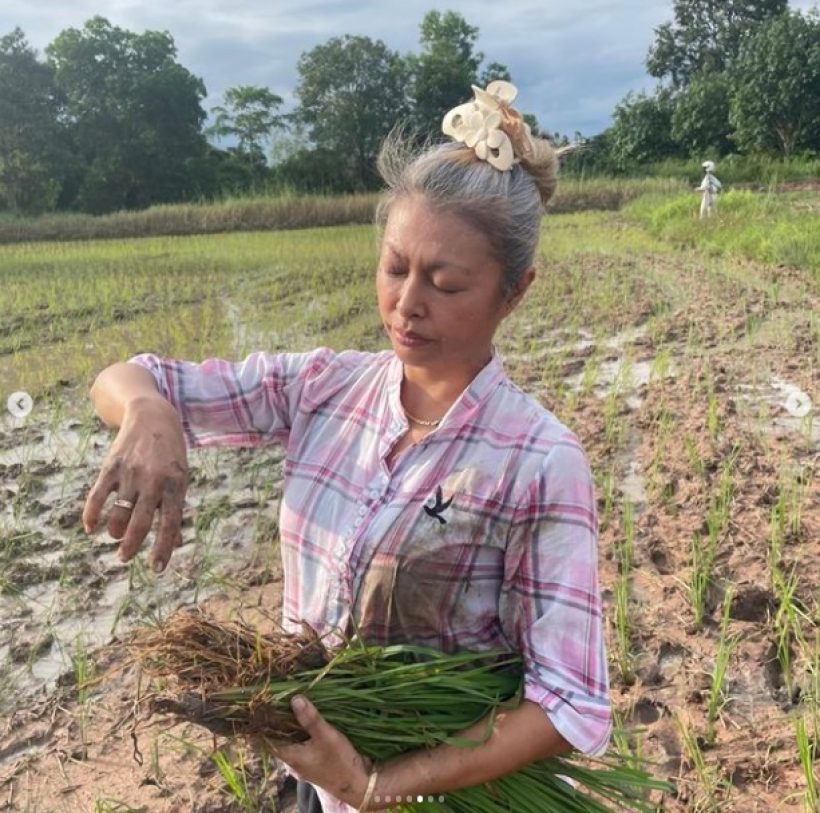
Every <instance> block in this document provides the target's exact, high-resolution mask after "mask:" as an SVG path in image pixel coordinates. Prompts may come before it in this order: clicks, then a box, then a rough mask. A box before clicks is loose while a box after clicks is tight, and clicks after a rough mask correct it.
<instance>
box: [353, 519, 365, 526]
mask: <svg viewBox="0 0 820 813" xmlns="http://www.w3.org/2000/svg"><path fill="white" fill-rule="evenodd" d="M362 522H364V520H363V519H362V518H361V517H356V521H355V522H354V523H353V524H354V525H355V526H356V527H357V528H358V527H359V526H360V525H361V524H362Z"/></svg>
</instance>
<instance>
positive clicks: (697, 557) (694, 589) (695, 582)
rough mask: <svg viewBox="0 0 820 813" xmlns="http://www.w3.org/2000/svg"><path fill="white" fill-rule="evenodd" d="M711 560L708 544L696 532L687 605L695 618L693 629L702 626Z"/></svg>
mask: <svg viewBox="0 0 820 813" xmlns="http://www.w3.org/2000/svg"><path fill="white" fill-rule="evenodd" d="M711 566H712V558H711V556H710V552H709V548H708V544H707V543H705V542H704V541H703V538H702V537H701V535H700V534H699V533H697V532H695V533H694V534H692V574H691V576H690V577H689V603H690V604H691V605H692V612H693V613H694V616H695V627H696V628H697V629H700V628H701V627H702V626H703V617H704V614H705V612H706V594H707V591H708V589H709V584H710V581H711V572H712V568H711Z"/></svg>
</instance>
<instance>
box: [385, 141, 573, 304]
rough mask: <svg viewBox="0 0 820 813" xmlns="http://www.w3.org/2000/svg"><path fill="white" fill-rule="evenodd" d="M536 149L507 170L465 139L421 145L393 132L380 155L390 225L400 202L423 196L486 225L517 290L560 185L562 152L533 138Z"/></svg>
mask: <svg viewBox="0 0 820 813" xmlns="http://www.w3.org/2000/svg"><path fill="white" fill-rule="evenodd" d="M534 141H535V143H536V150H535V155H534V156H532V158H531V159H530V160H528V161H527V160H524V159H522V160H521V161H520V162H519V163H516V164H514V165H513V167H512V169H510V170H507V171H505V172H502V171H500V170H497V169H495V168H494V167H493V166H492V165H491V164H489V163H487V162H486V161H482V160H481V159H479V158H477V157H476V154H475V152H474V151H473V150H472V149H471V148H469V147H465V146H464V145H463V144H458V143H456V142H448V143H445V144H438V145H435V146H428V147H426V148H423V149H422V150H421V151H420V152H417V151H414V150H413V148H412V147H410V146H409V145H408V144H407V143H406V142H405V141H403V139H402V137H401V135H400V134H393V135H391V136H388V138H387V139H386V140H385V142H384V143H383V145H382V148H381V151H380V153H379V158H378V168H379V172H380V174H381V176H382V178H383V179H384V181H385V183H386V184H387V190H386V191H385V192H384V193H383V194H382V197H381V199H380V201H379V204H378V206H377V207H376V223H377V224H378V225H380V226H384V224H385V223H386V222H387V218H388V216H389V214H390V210H391V208H392V206H393V204H394V203H395V202H396V201H398V200H401V199H404V198H407V197H411V196H413V195H422V196H424V198H425V199H426V200H427V201H428V202H429V203H430V204H431V205H432V206H434V207H436V208H438V209H440V210H442V211H447V212H449V213H452V214H455V215H457V216H458V217H461V218H463V219H464V220H465V221H466V222H467V223H469V224H470V225H471V226H473V227H474V228H476V229H477V230H478V231H480V232H482V233H483V234H484V235H485V236H486V237H487V238H488V240H489V243H490V245H491V247H492V250H493V255H494V257H495V258H496V259H497V260H498V262H499V263H500V264H501V266H502V268H503V279H502V292H503V294H504V296H511V295H513V294H514V293H516V292H517V291H518V289H519V286H520V284H521V277H522V276H523V274H524V272H525V271H526V270H527V269H528V268H530V267H531V266H532V265H533V261H534V258H535V250H536V247H537V245H538V237H539V232H540V227H541V216H542V214H543V211H544V206H545V204H546V203H547V201H548V200H549V199H550V198H551V197H552V195H553V193H554V191H555V183H556V174H557V168H558V157H557V154H556V152H555V151H554V150H553V149H552V146H551V145H550V143H549V142H548V141H545V140H544V139H534Z"/></svg>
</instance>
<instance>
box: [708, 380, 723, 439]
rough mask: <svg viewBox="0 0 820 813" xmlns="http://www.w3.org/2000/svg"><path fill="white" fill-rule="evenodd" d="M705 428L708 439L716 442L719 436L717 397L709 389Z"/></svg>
mask: <svg viewBox="0 0 820 813" xmlns="http://www.w3.org/2000/svg"><path fill="white" fill-rule="evenodd" d="M706 428H707V429H708V430H709V437H710V438H711V439H712V441H713V442H717V439H718V435H719V434H720V416H719V414H718V399H717V395H715V391H714V390H713V389H712V388H711V387H710V388H709V394H708V397H707V401H706Z"/></svg>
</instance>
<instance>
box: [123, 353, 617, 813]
mask: <svg viewBox="0 0 820 813" xmlns="http://www.w3.org/2000/svg"><path fill="white" fill-rule="evenodd" d="M132 361H134V362H136V363H139V364H141V365H142V366H144V367H146V368H147V369H148V370H150V371H151V372H152V373H153V375H154V377H155V379H156V381H157V385H158V387H159V388H160V390H161V392H162V394H163V395H164V396H165V397H166V398H167V399H168V400H169V401H171V402H172V403H173V404H174V405H175V407H176V408H177V410H178V411H179V413H180V416H181V419H182V424H183V426H184V429H185V433H186V437H187V442H188V444H189V446H191V447H194V446H215V445H235V446H261V445H264V444H268V443H273V442H280V443H282V444H284V445H285V448H286V451H287V455H286V462H285V482H284V489H283V498H282V504H281V518H280V532H281V548H282V560H283V567H284V606H283V616H284V624H285V625H286V626H287V627H288V628H290V629H294V630H295V629H296V628H297V627H298V624H297V621H298V620H299V619H304V620H306V621H308V622H309V623H310V624H311V625H312V626H314V627H315V628H316V629H317V630H318V631H319V632H320V633H324V632H327V631H328V630H329V629H330V628H332V627H337V628H340V629H347V628H349V626H348V625H349V622H350V620H351V616H352V617H353V618H355V620H356V623H357V624H358V626H359V628H360V631H361V632H362V633H363V636H364V638H365V640H367V641H368V642H370V643H388V642H389V643H397V642H411V643H415V644H423V645H427V646H432V647H436V648H438V649H439V650H441V651H444V652H453V651H455V650H463V649H467V650H485V649H491V648H496V647H501V648H506V649H509V650H514V651H516V652H520V653H521V654H522V656H523V659H524V663H525V691H524V696H525V698H526V699H528V700H531V701H533V702H534V703H537V704H539V705H540V706H541V707H542V708H543V709H544V711H545V713H546V714H547V715H548V716H549V718H550V720H551V721H552V723H553V724H554V725H555V727H556V728H557V729H558V731H559V732H560V733H561V734H562V735H563V736H564V737H565V738H566V739H567V740H568V741H569V742H570V743H571V744H572V745H573V746H575V747H576V748H577V749H579V750H581V751H584V752H586V753H588V754H596V755H597V754H601V753H603V751H604V750H605V749H606V746H607V744H608V741H609V735H610V729H611V722H610V705H609V693H608V689H609V687H608V677H607V663H606V657H605V652H604V643H603V630H602V615H601V601H600V594H599V590H598V573H597V516H596V507H595V497H594V489H593V483H592V478H591V474H590V470H589V465H588V463H587V460H586V458H585V456H584V453H583V451H582V450H581V448H580V446H579V444H578V440H577V438H576V437H575V435H573V434H572V433H571V432H570V431H569V430H568V429H567V428H566V427H565V426H563V424H561V423H560V422H559V421H558V420H557V419H556V418H555V417H554V416H553V415H552V413H551V412H549V411H548V410H546V409H545V408H544V407H542V406H541V405H540V404H539V403H538V402H537V401H535V400H534V399H533V398H531V397H530V396H528V395H526V394H524V393H523V392H522V391H521V390H520V389H518V387H516V386H515V385H513V384H512V383H511V382H510V381H509V379H508V378H507V377H506V375H505V374H504V371H503V368H502V365H501V362H500V360H499V359H498V357H497V356H495V355H494V357H493V359H492V361H490V363H488V364H487V366H486V367H484V369H483V370H481V372H480V373H479V374H478V375H477V376H476V377H475V379H474V380H473V381H472V383H471V384H470V385H469V387H468V388H467V389H466V390H465V391H464V392H463V393H462V395H461V397H460V398H459V399H458V400H457V401H456V402H455V403H454V404H453V406H452V407H451V408H450V410H449V411H448V412H447V414H446V415H445V416H444V419H443V420H442V422H441V424H440V425H439V426H438V427H437V428H436V429H435V430H434V431H433V432H431V433H430V434H428V435H427V436H426V437H425V438H424V439H423V440H422V441H421V442H419V443H418V444H416V445H414V446H411V447H409V448H407V449H406V450H404V451H403V452H402V453H401V454H400V455H399V456H398V457H397V458H396V460H395V462H394V464H393V468H392V470H391V469H389V468H388V467H387V465H386V463H385V458H386V457H387V455H388V453H389V451H390V449H391V448H392V447H393V445H394V444H395V443H396V441H397V440H399V438H401V437H402V436H403V435H404V434H405V433H406V432H407V429H408V423H407V419H406V417H405V414H404V410H403V408H402V405H401V401H400V387H401V381H402V376H403V368H402V364H401V362H400V361H399V360H398V358H397V357H396V356H395V355H394V354H393V353H392V352H389V351H386V352H382V353H375V354H373V353H360V352H353V351H347V352H343V353H338V354H337V353H335V352H333V351H331V350H329V349H326V348H321V349H318V350H315V351H313V352H311V353H304V354H297V353H280V354H268V353H253V354H251V355H249V356H248V357H247V358H246V359H245V360H244V361H242V362H240V363H230V362H227V361H222V360H218V359H209V360H207V361H204V362H202V363H201V364H193V363H190V362H184V361H176V360H170V359H160V358H158V357H157V356H154V355H149V354H143V355H140V356H136V357H135V358H134V359H132ZM331 640H333V639H332V638H331ZM320 798H321V801H322V805H323V809H324V810H325V811H326V813H348V811H352V808H350V807H348V806H347V805H345V804H343V803H341V802H339V801H338V800H336V799H335V798H334V797H332V796H330V795H328V794H327V793H325V792H323V791H321V790H320Z"/></svg>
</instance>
